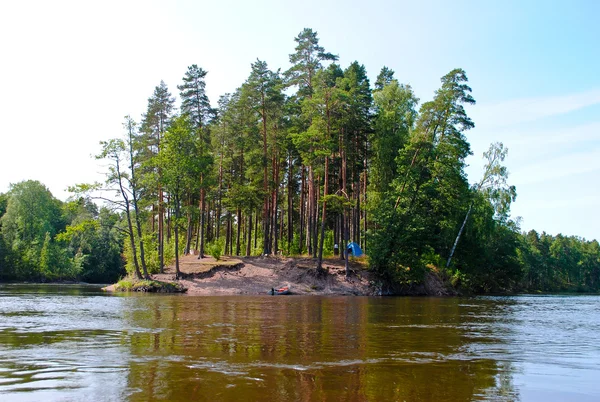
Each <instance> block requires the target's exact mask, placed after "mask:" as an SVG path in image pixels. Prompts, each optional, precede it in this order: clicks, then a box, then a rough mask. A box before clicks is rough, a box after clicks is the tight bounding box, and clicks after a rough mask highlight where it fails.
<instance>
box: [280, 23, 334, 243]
mask: <svg viewBox="0 0 600 402" xmlns="http://www.w3.org/2000/svg"><path fill="white" fill-rule="evenodd" d="M294 40H295V41H296V43H297V46H296V48H295V53H292V54H290V57H289V60H290V63H291V64H292V67H290V69H288V70H287V71H286V72H285V74H284V75H285V77H286V81H287V85H288V86H296V87H297V88H298V91H297V93H296V96H295V101H297V102H298V104H299V106H300V105H302V102H303V100H304V99H305V98H308V99H310V98H311V97H312V94H313V91H314V88H313V87H314V84H313V80H314V78H315V75H316V73H317V71H319V70H320V69H322V68H323V66H322V63H323V62H325V61H336V60H337V59H338V57H337V56H335V55H333V54H332V53H328V52H325V49H324V48H323V47H322V46H320V45H319V38H318V36H317V33H316V32H313V30H312V29H310V28H304V30H303V31H302V32H300V33H299V34H298V36H297V37H296V38H294ZM301 110H305V109H301ZM310 119H311V117H310V115H306V113H302V115H301V116H300V118H298V119H297V120H296V127H295V129H294V131H295V133H302V132H305V131H306V130H307V129H308V127H309V126H310V124H311V121H310ZM302 165H303V166H302V167H301V171H302V173H301V175H302V177H304V171H305V168H304V166H305V165H306V166H307V167H308V178H307V180H306V187H307V190H308V197H305V196H304V192H305V189H304V185H303V186H302V188H301V190H300V191H301V201H300V204H301V205H300V215H301V223H303V224H304V223H306V229H307V239H306V240H307V246H308V252H309V253H310V254H313V255H315V254H316V252H317V247H316V241H317V236H316V233H317V191H316V189H315V177H314V169H313V166H311V165H309V164H308V165H307V163H306V161H304V160H302ZM303 182H304V180H303ZM305 211H306V212H305ZM305 216H306V219H304V217H305ZM303 224H301V225H300V227H299V233H300V236H299V237H300V243H302V232H303V230H304V228H303Z"/></svg>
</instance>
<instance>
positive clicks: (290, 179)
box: [287, 153, 294, 255]
mask: <svg viewBox="0 0 600 402" xmlns="http://www.w3.org/2000/svg"><path fill="white" fill-rule="evenodd" d="M293 177H294V174H293V165H292V155H291V153H290V155H289V156H288V183H287V184H288V189H287V196H288V202H287V204H288V205H287V253H288V255H289V254H290V247H291V244H292V241H293V240H294V228H293V226H294V222H293V219H294V218H293V216H294V215H293V210H294V198H293V193H292V191H293V185H292V183H293Z"/></svg>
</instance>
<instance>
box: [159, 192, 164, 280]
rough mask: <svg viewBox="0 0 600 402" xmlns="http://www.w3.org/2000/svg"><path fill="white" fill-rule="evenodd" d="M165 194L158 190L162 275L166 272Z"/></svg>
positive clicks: (160, 265)
mask: <svg viewBox="0 0 600 402" xmlns="http://www.w3.org/2000/svg"><path fill="white" fill-rule="evenodd" d="M162 200H163V192H162V188H161V187H160V186H159V188H158V264H159V267H160V273H163V272H164V266H165V256H164V249H165V242H164V240H165V239H164V221H163V219H164V211H163V202H162Z"/></svg>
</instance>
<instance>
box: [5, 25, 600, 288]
mask: <svg viewBox="0 0 600 402" xmlns="http://www.w3.org/2000/svg"><path fill="white" fill-rule="evenodd" d="M294 40H295V42H296V47H295V49H294V51H293V52H292V53H291V54H290V56H289V60H290V64H291V67H290V68H289V69H288V70H287V71H283V72H282V71H281V70H279V69H277V70H272V69H270V68H269V67H268V65H267V63H266V62H264V61H261V60H257V61H256V62H254V63H252V64H251V66H250V71H249V75H248V78H247V79H246V81H245V82H243V83H242V84H241V85H240V86H239V88H238V89H237V90H236V91H234V92H233V93H228V94H225V95H223V96H221V98H220V99H219V101H218V107H217V108H213V107H212V106H211V103H210V101H209V99H208V97H207V95H206V81H205V79H206V75H207V72H206V71H205V70H203V69H202V68H201V67H199V66H197V65H192V66H190V67H188V69H187V71H186V72H185V73H184V75H183V78H182V81H181V83H180V85H178V86H177V89H178V91H179V98H180V108H179V110H177V109H176V107H175V105H176V99H175V98H174V97H173V96H172V94H171V92H170V90H169V89H168V87H167V85H166V84H165V83H164V82H162V81H161V82H160V84H159V85H158V86H157V87H156V88H155V89H154V92H153V93H152V95H151V96H150V97H149V98H148V105H147V109H146V112H145V113H144V114H143V115H142V116H141V119H140V120H139V121H137V122H136V121H135V120H134V119H133V118H131V117H130V116H127V117H126V118H125V121H124V134H123V135H121V136H119V137H117V138H114V139H111V140H108V141H105V142H103V143H102V144H101V150H100V152H99V154H98V155H97V158H98V159H102V160H104V161H106V162H108V171H107V175H106V182H105V183H93V184H79V185H76V186H74V187H73V188H72V189H71V191H72V192H73V193H74V194H75V198H74V199H76V200H77V201H71V202H70V203H67V204H68V205H74V204H73V203H76V204H77V205H81V206H80V207H79V208H83V209H84V210H86V211H87V210H88V209H90V211H88V212H89V214H88V215H89V216H88V218H89V219H87V220H85V219H83V218H80V220H81V221H85V222H88V225H91V226H90V228H88V229H89V230H92V227H93V231H94V232H93V233H94V235H98V236H100V233H104V234H103V235H107V236H108V233H112V236H113V237H112V240H114V241H115V243H114V244H113V246H114V247H115V250H116V249H120V248H122V251H123V255H124V256H125V258H126V267H127V270H128V271H129V272H130V273H131V274H133V275H135V276H137V277H140V278H141V277H147V276H148V275H149V274H151V273H153V272H159V271H161V270H162V269H163V268H164V266H165V264H167V263H170V262H171V261H175V265H176V270H177V274H179V264H178V258H179V256H180V255H181V254H190V253H194V254H195V255H197V256H198V258H203V257H204V255H205V254H207V253H216V254H220V253H224V254H227V255H245V256H250V255H277V254H285V255H300V254H305V255H310V256H312V257H313V258H314V259H315V265H316V267H317V268H318V269H323V267H322V265H323V264H322V261H323V257H324V256H329V255H331V254H332V252H333V249H334V244H338V245H340V250H342V253H340V256H339V258H342V259H343V258H346V257H345V255H344V252H343V251H344V249H345V247H346V245H347V244H348V243H349V242H350V241H354V242H357V243H358V244H359V245H360V246H361V247H362V248H363V249H364V251H365V252H366V253H367V254H368V256H369V266H370V269H371V270H372V271H373V272H374V273H375V274H376V275H377V276H378V277H379V278H380V280H381V281H382V282H383V283H390V284H396V285H399V286H411V285H413V284H417V283H420V282H421V281H423V278H424V277H425V275H426V274H427V272H430V271H437V273H438V274H439V275H441V276H443V277H445V278H447V279H448V280H449V281H451V282H453V283H454V284H455V286H457V287H460V288H462V289H465V290H468V291H474V292H481V293H486V292H502V291H515V290H542V291H545V290H597V289H598V284H599V279H600V276H599V272H598V266H599V264H600V262H599V256H600V254H599V253H598V243H597V242H595V241H593V242H587V241H585V240H583V239H578V238H564V237H561V236H558V237H556V238H552V237H549V236H547V235H542V236H541V237H540V236H537V235H536V236H537V238H538V240H537V242H534V241H533V240H532V239H533V238H534V237H536V236H533V235H532V234H531V233H529V234H527V235H522V234H521V233H520V229H519V227H518V224H517V222H515V221H513V220H512V219H510V205H511V202H512V201H514V200H515V198H516V189H515V187H514V186H510V185H509V184H508V172H507V170H506V168H505V167H504V166H503V161H504V158H505V157H506V154H507V149H506V148H505V147H504V146H503V145H502V144H500V143H493V144H491V145H490V148H489V150H488V151H487V152H485V153H484V155H483V156H484V160H485V161H486V163H485V166H484V169H483V171H482V172H481V176H480V177H479V178H478V181H477V182H476V183H474V184H470V183H469V182H468V180H467V178H466V174H465V172H464V168H465V159H466V158H467V156H469V155H471V154H472V153H471V149H470V145H469V142H468V141H467V139H466V136H465V132H466V131H467V130H469V129H471V128H473V127H474V122H473V121H472V120H471V119H470V118H469V116H468V114H467V112H466V110H465V107H464V106H465V105H469V104H474V103H475V99H474V98H473V96H472V95H471V92H472V91H471V88H470V87H469V86H468V85H467V82H468V79H467V76H466V73H465V72H464V71H463V70H462V69H454V70H452V71H450V72H449V73H448V74H446V75H445V76H444V77H442V78H441V86H440V88H439V89H438V90H437V91H436V92H435V95H434V97H433V99H432V100H430V101H427V102H425V103H423V104H421V106H420V107H418V106H419V99H417V98H416V97H415V95H414V93H413V90H412V88H411V87H410V85H406V84H402V83H400V82H399V80H398V79H397V78H396V77H395V75H394V71H392V70H391V69H389V68H387V67H383V68H382V69H381V71H380V73H379V75H378V76H377V79H376V81H375V83H374V85H373V86H371V83H370V82H369V79H368V78H367V73H366V70H365V68H364V66H363V65H361V64H360V63H358V62H353V63H351V64H350V65H349V66H347V67H346V68H342V66H340V65H338V64H337V63H336V61H337V59H338V57H337V56H336V55H334V54H333V53H329V52H327V51H326V50H325V49H324V48H323V47H322V46H320V44H319V39H318V36H317V33H316V32H314V31H312V30H311V29H304V30H303V31H302V32H300V34H299V35H298V36H297V37H296V38H295V39H294ZM20 185H22V183H21V184H18V185H16V186H20ZM15 192H16V191H15V189H14V188H13V189H12V190H11V191H10V192H9V194H8V195H4V198H5V199H12V198H13V197H14V196H15ZM94 199H95V200H103V203H104V204H103V205H105V207H104V209H103V210H101V211H97V210H96V211H93V210H92V209H93V208H92V205H94V204H93V203H92V202H91V200H94ZM67 204H65V205H67ZM73 208H74V207H73ZM63 209H64V206H63ZM58 210H61V208H60V207H58ZM103 214H104V215H103ZM6 215H8V217H9V218H6V222H9V221H10V219H11V218H10V216H11V215H10V214H9V213H8V210H7V212H6ZM51 215H52V214H51ZM52 216H54V215H52ZM58 216H62V218H61V219H63V220H60V219H58V218H57V220H55V221H51V222H53V223H52V224H51V228H49V229H47V230H46V229H40V230H39V233H38V234H40V236H41V237H40V238H38V239H37V240H36V241H37V243H36V244H37V245H38V248H39V250H37V252H36V251H32V250H33V249H32V250H30V251H26V250H25V249H23V248H20V247H22V246H19V244H18V242H17V243H15V238H14V236H13V235H12V234H10V233H14V232H11V230H13V229H6V230H7V231H8V232H6V233H7V234H4V232H5V229H4V226H6V227H7V228H8V227H13V226H11V225H12V224H7V223H4V221H5V218H3V221H2V222H3V229H2V233H3V234H2V236H3V241H2V242H0V243H2V245H1V246H0V247H4V248H2V249H0V252H2V253H4V254H3V255H7V256H9V255H10V256H9V257H6V258H9V259H10V258H17V259H21V260H20V261H29V262H31V263H33V262H34V261H35V258H34V257H33V256H29V257H27V253H34V254H36V253H37V254H36V255H38V257H36V258H38V259H41V255H42V254H43V253H42V251H43V248H44V243H48V244H54V246H55V248H56V247H58V246H59V245H65V244H66V242H67V241H69V242H71V241H73V239H78V237H77V236H75V234H74V231H75V229H73V227H78V226H77V225H78V220H76V219H75V218H73V216H71V215H69V218H71V220H68V219H67V220H68V221H65V220H64V219H65V218H64V213H63V215H61V214H58ZM52 219H54V218H52ZM111 219H115V221H111ZM73 220H75V224H74V223H73ZM91 222H96V223H95V224H93V225H96V226H93V225H92V223H91ZM79 227H80V226H79ZM69 228H71V229H69ZM109 228H112V229H109ZM80 230H83V229H82V228H81V227H80ZM107 230H108V231H109V232H106V233H105V232H103V231H107ZM111 231H112V232H111ZM115 231H116V232H115ZM46 233H48V235H46ZM69 233H71V235H69ZM77 233H79V232H77ZM69 236H71V237H69ZM46 237H47V238H48V240H47V241H46ZM106 239H108V238H106ZM28 241H29V240H28ZM61 242H62V243H61ZM557 242H558V243H557ZM109 243H110V240H109ZM555 243H556V244H560V245H556V246H554V244H555ZM111 244H112V243H111ZM49 247H50V246H49ZM70 247H71V248H70V249H69V250H70V253H71V254H72V255H71V254H69V253H66V254H64V255H63V256H62V257H60V253H58V252H56V253H54V254H53V253H50V254H48V255H51V256H52V258H55V259H56V258H58V259H59V260H60V258H62V260H61V261H67V260H69V261H71V262H70V263H68V264H67V263H66V262H64V264H63V265H64V266H65V267H67V266H68V265H69V264H71V268H70V269H71V270H77V269H80V268H78V267H79V265H78V264H80V263H79V262H78V261H79V260H78V258H82V257H81V256H84V255H87V254H86V252H85V251H81V253H80V254H77V251H76V250H78V249H77V246H76V245H73V246H70ZM18 250H21V251H18ZM82 250H83V249H82ZM15 253H16V254H15ZM19 253H20V254H19ZM46 254H47V253H46ZM46 254H44V255H46ZM89 255H91V254H89ZM11 256H12V257H11ZM59 257H60V258H59ZM6 258H5V261H7V259H6ZM44 258H46V257H44ZM38 262H39V261H38ZM65 264H66V265H65ZM9 265H10V264H9ZM10 266H11V267H13V268H11V269H13V270H17V268H15V267H20V266H21V265H18V264H12V265H10ZM19 269H21V268H19ZM15 272H17V271H15ZM19 272H20V271H19ZM23 272H24V271H23ZM32 272H33V271H32ZM559 272H560V274H559Z"/></svg>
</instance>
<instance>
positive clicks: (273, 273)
mask: <svg viewBox="0 0 600 402" xmlns="http://www.w3.org/2000/svg"><path fill="white" fill-rule="evenodd" d="M179 265H180V272H181V275H180V279H179V280H176V279H175V265H174V264H172V265H169V266H168V267H167V268H166V269H165V272H164V273H162V274H155V275H152V280H154V281H160V282H172V283H175V284H177V285H178V286H181V287H183V288H186V289H187V292H186V293H187V294H188V295H204V296H208V295H260V294H267V293H268V292H269V291H270V290H271V288H277V287H279V286H281V285H289V286H290V289H291V294H295V295H309V294H313V295H356V296H368V295H374V294H376V293H377V291H376V290H375V289H374V288H373V286H372V283H371V278H370V273H369V271H368V270H367V267H366V261H365V260H363V259H355V260H353V261H350V262H349V267H350V276H349V277H346V275H345V266H344V261H342V260H340V259H339V258H331V259H325V260H323V268H324V271H322V272H318V271H317V269H316V260H315V259H313V258H285V257H222V258H221V259H220V260H218V261H217V260H215V259H214V258H213V257H209V256H207V257H205V258H202V259H198V257H197V256H195V255H188V256H184V257H181V259H180V261H179ZM104 289H105V290H107V291H116V290H117V289H116V287H115V285H111V286H108V287H106V288H104Z"/></svg>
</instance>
